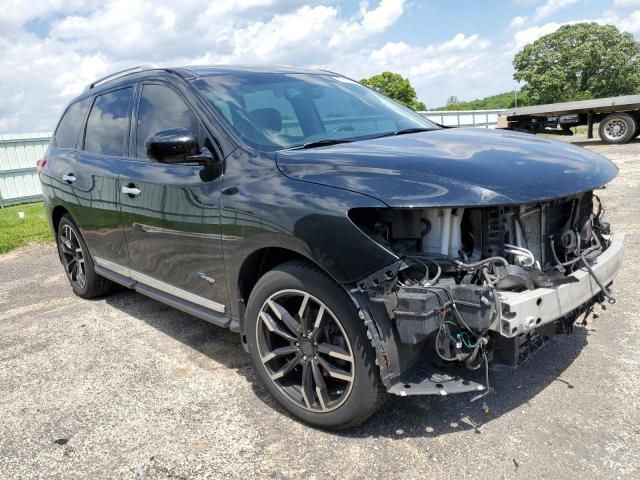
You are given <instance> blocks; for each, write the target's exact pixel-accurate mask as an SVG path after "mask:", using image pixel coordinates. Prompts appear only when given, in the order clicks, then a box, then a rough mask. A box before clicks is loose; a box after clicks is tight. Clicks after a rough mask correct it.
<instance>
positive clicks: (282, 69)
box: [175, 65, 333, 77]
mask: <svg viewBox="0 0 640 480" xmlns="http://www.w3.org/2000/svg"><path fill="white" fill-rule="evenodd" d="M175 70H177V71H184V72H188V73H190V74H191V75H194V76H197V77H206V76H210V75H230V74H234V73H307V74H316V75H317V74H324V75H333V74H332V73H330V72H326V71H322V70H311V69H308V68H299V67H292V66H290V65H192V66H186V67H180V68H176V69H175Z"/></svg>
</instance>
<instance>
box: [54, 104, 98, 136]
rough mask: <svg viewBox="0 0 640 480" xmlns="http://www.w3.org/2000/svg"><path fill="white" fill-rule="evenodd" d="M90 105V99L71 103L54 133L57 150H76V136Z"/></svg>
mask: <svg viewBox="0 0 640 480" xmlns="http://www.w3.org/2000/svg"><path fill="white" fill-rule="evenodd" d="M90 105H91V97H89V98H83V99H82V100H80V101H78V102H75V103H72V104H71V106H69V108H67V111H66V112H65V113H64V115H63V116H62V120H60V123H59V124H58V128H57V129H56V133H55V145H56V147H58V148H76V143H77V141H78V135H80V131H81V130H82V127H83V126H84V118H85V116H86V114H87V110H88V109H89V106H90Z"/></svg>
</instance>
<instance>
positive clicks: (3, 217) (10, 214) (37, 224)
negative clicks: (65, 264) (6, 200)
mask: <svg viewBox="0 0 640 480" xmlns="http://www.w3.org/2000/svg"><path fill="white" fill-rule="evenodd" d="M18 212H24V214H25V218H24V219H21V218H19V217H18ZM52 240H53V236H52V235H51V231H50V230H49V223H48V222H47V217H46V216H45V211H44V206H43V205H42V202H37V203H27V204H24V205H14V206H12V207H6V208H0V253H6V252H8V251H10V250H13V249H14V248H18V247H21V246H23V245H27V244H28V243H31V242H50V241H52Z"/></svg>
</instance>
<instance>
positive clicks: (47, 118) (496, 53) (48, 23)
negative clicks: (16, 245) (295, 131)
mask: <svg viewBox="0 0 640 480" xmlns="http://www.w3.org/2000/svg"><path fill="white" fill-rule="evenodd" d="M578 21H596V22H599V23H608V24H613V25H616V26H617V27H618V28H620V29H621V30H625V31H628V32H631V33H632V34H634V35H635V36H637V37H640V0H503V1H473V0H458V1H455V0H449V1H443V0H369V1H347V0H318V1H308V0H214V1H212V0H180V1H179V2H176V1H175V0H154V1H142V0H31V1H25V0H3V1H2V2H1V3H0V91H2V93H3V102H2V103H0V132H29V131H50V130H52V129H53V128H54V126H55V123H56V121H57V119H58V117H59V115H60V113H61V111H62V110H63V108H64V107H65V105H66V104H67V103H68V102H69V101H70V100H71V99H72V98H73V97H74V96H75V95H77V94H79V93H80V92H81V91H82V89H83V88H84V86H85V85H86V84H88V83H89V82H90V81H92V80H94V79H95V78H98V77H100V76H103V75H106V74H108V73H109V72H112V71H114V70H118V69H122V68H127V67H129V66H132V65H139V64H155V65H159V66H162V65H188V64H220V63H250V64H288V65H297V66H304V67H316V68H327V69H330V70H333V71H337V72H340V73H343V74H345V75H348V76H350V77H352V78H356V79H359V78H362V77H363V76H370V75H373V74H375V73H379V72H381V71H384V70H391V71H395V72H398V73H401V74H402V75H405V76H407V77H409V79H410V80H411V82H412V83H413V85H414V86H415V87H416V90H417V92H418V95H419V97H420V99H421V100H423V101H424V102H425V103H426V104H427V105H428V106H429V107H437V106H440V105H442V104H444V103H445V102H446V99H447V98H448V97H449V96H452V95H455V96H457V97H458V98H461V99H465V100H470V99H474V98H478V97H482V96H486V95H491V94H494V93H498V92H501V91H505V90H512V89H513V88H515V87H516V84H515V82H514V81H513V80H512V75H513V71H512V67H511V61H512V59H513V55H514V54H515V53H516V52H517V51H519V50H520V49H521V48H522V47H523V46H524V45H526V44H527V43H530V42H532V41H534V40H536V39H537V38H539V37H540V36H542V35H544V34H547V33H551V32H553V31H554V30H556V29H557V28H559V27H560V26H561V25H563V24H566V23H571V22H578Z"/></svg>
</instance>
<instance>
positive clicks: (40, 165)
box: [36, 158, 47, 175]
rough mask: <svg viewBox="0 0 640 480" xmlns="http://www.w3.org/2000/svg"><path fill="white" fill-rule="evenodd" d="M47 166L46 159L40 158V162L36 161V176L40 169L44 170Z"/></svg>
mask: <svg viewBox="0 0 640 480" xmlns="http://www.w3.org/2000/svg"><path fill="white" fill-rule="evenodd" d="M46 164H47V159H46V158H42V159H40V160H38V161H37V162H36V173H37V174H38V175H40V172H41V171H42V169H43V168H44V166H45V165H46Z"/></svg>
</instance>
